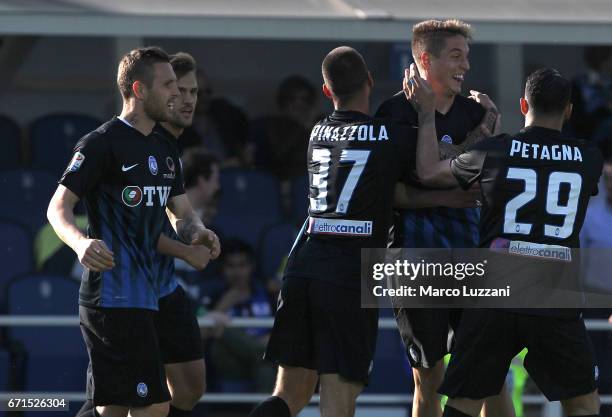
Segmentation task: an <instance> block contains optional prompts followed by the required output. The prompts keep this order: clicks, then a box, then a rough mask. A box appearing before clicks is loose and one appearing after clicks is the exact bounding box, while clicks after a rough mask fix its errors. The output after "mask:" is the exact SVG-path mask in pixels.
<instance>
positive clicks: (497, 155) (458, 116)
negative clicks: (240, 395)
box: [48, 20, 603, 417]
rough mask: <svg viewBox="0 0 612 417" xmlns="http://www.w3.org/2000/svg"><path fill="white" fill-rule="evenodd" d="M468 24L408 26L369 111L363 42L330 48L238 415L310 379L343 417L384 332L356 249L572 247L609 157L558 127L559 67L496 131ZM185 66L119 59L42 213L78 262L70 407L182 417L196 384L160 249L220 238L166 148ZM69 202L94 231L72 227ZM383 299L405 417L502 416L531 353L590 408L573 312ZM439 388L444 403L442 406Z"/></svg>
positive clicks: (569, 405) (325, 408) (197, 351)
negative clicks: (258, 397)
mask: <svg viewBox="0 0 612 417" xmlns="http://www.w3.org/2000/svg"><path fill="white" fill-rule="evenodd" d="M471 36H472V34H471V28H470V26H469V25H468V24H466V23H464V22H461V21H458V20H447V21H436V20H429V21H425V22H421V23H419V24H417V25H415V26H414V28H413V37H412V54H413V58H414V64H412V65H411V67H410V68H409V69H406V70H405V74H404V79H403V85H402V88H401V91H400V92H399V93H397V94H396V95H395V96H393V97H391V98H389V99H388V100H386V101H385V102H384V103H383V104H382V105H381V106H380V107H379V109H378V110H377V112H376V115H375V116H371V115H370V114H371V113H370V103H369V102H370V95H371V92H372V89H373V88H374V80H373V78H372V75H371V73H370V72H369V70H368V67H367V64H366V62H365V60H364V58H363V57H362V56H361V55H360V53H359V52H358V51H356V50H355V49H353V48H350V47H347V46H342V47H338V48H335V49H333V50H332V51H330V52H329V53H328V54H327V55H326V56H325V58H324V60H323V62H322V66H321V68H322V76H323V81H324V83H323V87H322V89H323V94H324V95H325V96H326V97H327V98H328V99H330V100H331V101H332V103H333V106H334V111H333V113H332V114H331V115H329V116H327V117H325V118H324V119H323V120H321V121H319V122H318V123H317V124H316V125H315V126H314V127H313V129H312V133H311V135H310V140H309V145H308V153H307V155H305V158H306V161H307V166H308V176H309V186H310V187H309V190H310V191H309V195H308V196H307V197H308V201H309V215H308V218H307V219H306V221H305V222H304V226H303V227H302V230H301V231H300V232H299V234H298V236H297V238H296V241H295V243H294V245H293V247H292V248H291V252H290V254H289V258H288V261H287V265H286V267H285V271H284V277H283V284H282V289H281V292H280V295H279V300H278V310H277V313H276V316H275V319H274V326H273V329H272V332H271V335H270V339H269V342H268V346H267V350H266V353H265V359H266V360H268V361H271V362H273V363H275V364H277V365H278V373H277V379H276V385H275V388H274V392H273V393H272V396H270V397H269V398H268V399H266V400H265V401H263V402H262V403H260V404H259V405H257V406H256V407H255V408H254V409H253V410H252V412H251V413H250V414H249V416H250V417H294V416H296V415H298V414H299V413H300V411H301V410H302V409H303V408H304V407H306V405H308V404H309V402H310V400H311V397H312V396H313V394H314V392H315V390H316V388H317V386H318V387H319V393H320V410H321V415H322V416H324V417H351V416H353V415H354V414H355V403H356V399H357V397H358V395H359V394H360V392H361V391H362V389H363V388H364V386H365V385H367V383H368V377H369V375H370V373H371V370H372V361H373V358H374V350H375V346H376V338H377V332H378V310H377V309H373V308H362V307H361V293H360V290H361V279H360V276H361V263H360V257H361V250H362V248H386V247H391V246H396V247H406V248H483V249H488V248H493V247H494V245H498V244H499V242H500V240H505V241H512V242H520V243H525V244H539V245H550V246H551V247H552V246H554V247H565V248H578V247H579V246H580V243H579V239H578V236H579V233H580V229H581V227H582V224H583V222H584V217H585V214H586V209H587V205H588V202H589V198H590V197H591V196H592V195H595V194H596V193H597V183H598V181H599V177H600V174H601V172H602V166H603V158H602V156H601V154H600V152H599V151H598V150H597V149H596V148H595V147H594V146H591V145H590V144H589V143H588V142H586V141H581V140H578V139H574V138H571V137H568V136H566V135H564V134H563V133H562V127H563V124H564V122H565V121H566V120H567V119H568V118H569V117H570V115H571V111H572V104H571V102H570V96H571V84H570V82H569V81H568V80H567V79H565V78H564V77H563V76H562V75H561V74H560V73H559V72H558V71H556V70H554V69H549V68H544V69H540V70H537V71H535V72H533V73H532V74H530V75H529V77H528V78H527V81H526V85H525V91H524V95H523V97H522V98H521V100H520V110H521V112H522V114H523V115H524V116H525V128H524V129H522V130H521V131H520V132H517V133H514V134H501V117H500V115H499V111H498V109H497V107H496V106H495V104H494V103H493V101H492V100H491V99H490V98H489V97H488V96H487V95H486V94H483V93H480V92H477V91H471V95H470V96H469V97H464V96H462V95H461V92H462V84H463V81H464V77H465V74H466V73H467V72H468V71H469V69H470V64H469V58H468V55H469V43H470V41H471ZM195 68H196V67H195V62H194V61H193V58H191V57H190V56H189V55H188V54H184V53H179V54H176V55H173V56H168V55H167V54H166V53H165V52H164V51H162V50H161V49H159V48H141V49H137V50H134V51H131V52H130V53H128V54H126V55H125V56H124V58H123V59H122V61H121V63H120V65H119V71H118V77H117V83H118V86H119V89H120V91H121V94H122V97H123V110H122V113H121V115H120V116H118V117H114V118H113V119H112V120H110V121H109V122H107V123H105V124H103V125H102V126H100V127H99V128H98V129H96V130H95V131H93V132H91V133H90V134H88V135H86V136H85V137H83V138H82V139H81V140H80V141H79V142H78V143H77V145H76V146H75V149H74V156H73V158H72V160H71V162H70V164H69V166H68V167H67V169H66V171H65V173H64V175H63V176H62V178H61V180H60V185H59V187H58V189H57V191H56V193H55V195H54V196H53V198H52V201H51V203H50V205H49V210H48V217H49V220H50V222H51V224H52V226H53V227H54V229H55V230H56V232H57V234H58V235H59V236H60V237H61V238H62V240H63V241H64V242H66V244H68V245H69V246H70V247H71V248H72V249H74V251H75V252H76V253H77V255H78V257H79V261H80V262H81V263H82V264H83V266H84V267H85V272H84V276H83V280H82V284H81V290H80V294H79V314H80V320H81V329H82V332H83V336H84V339H85V342H86V345H87V349H88V353H89V358H90V364H89V369H88V375H87V378H88V383H87V400H88V401H87V402H86V403H85V405H84V406H83V408H82V409H81V410H80V411H79V414H78V415H79V416H104V417H107V416H111V417H114V416H121V417H124V416H127V415H128V414H129V415H131V416H154V417H157V416H160V417H162V416H170V417H172V416H189V415H191V413H192V410H193V408H194V406H195V404H196V403H197V401H198V400H199V398H200V396H201V395H202V394H203V393H204V380H205V365H204V360H203V353H202V348H201V346H202V341H201V339H200V333H199V329H198V323H197V320H196V318H195V315H194V314H193V313H192V312H191V311H190V309H189V306H188V304H189V302H188V300H187V299H186V296H185V294H184V291H183V290H182V288H181V287H180V286H179V285H178V284H177V283H176V281H175V280H174V279H173V278H172V277H173V270H172V265H173V261H172V260H173V258H175V257H177V258H182V259H184V260H185V261H187V262H189V263H190V264H192V265H193V266H194V267H196V268H198V269H202V268H204V267H205V266H206V264H207V263H208V261H209V260H210V259H215V258H216V257H218V256H219V253H220V252H221V250H222V243H220V242H219V239H218V237H217V236H216V235H215V234H214V232H212V231H211V230H209V229H208V228H206V227H205V226H204V225H203V224H202V222H201V220H200V219H199V218H198V216H197V214H196V211H195V210H194V208H193V207H192V205H193V202H190V201H189V199H188V198H187V195H186V193H185V189H184V174H183V173H184V170H186V169H189V162H188V161H189V158H188V157H187V156H185V158H183V159H186V160H185V161H182V159H181V157H180V156H179V150H178V146H177V141H180V137H181V134H182V133H183V129H184V128H185V127H188V126H189V125H190V124H191V121H192V117H193V107H195V105H196V94H197V81H196V77H195ZM185 108H191V109H192V111H191V114H190V113H189V112H188V111H183V110H184V109H185ZM79 200H83V201H84V203H85V207H86V210H87V214H88V219H89V228H88V233H87V236H85V235H84V234H83V233H82V232H81V231H79V229H78V228H77V227H76V223H75V220H74V215H73V209H74V206H75V205H76V203H77V202H78V201H79ZM496 247H497V246H496ZM194 251H195V252H194ZM188 253H189V255H188ZM194 253H195V255H194ZM508 256H511V255H508ZM536 261H537V262H542V263H544V264H546V263H547V262H548V263H550V262H552V261H550V260H547V259H542V260H536ZM551 268H552V269H553V270H554V269H555V268H563V265H558V264H555V265H552V266H551ZM510 273H512V271H510ZM517 273H518V272H517ZM391 302H392V305H393V306H394V313H395V318H396V321H397V326H398V330H399V332H400V335H401V337H402V340H403V342H404V345H405V348H406V354H407V358H408V360H409V361H410V364H411V366H412V369H413V376H414V382H415V392H414V399H413V407H412V415H413V417H434V416H436V417H440V416H445V417H465V416H474V417H475V416H478V415H479V414H482V415H486V416H488V417H492V416H502V417H505V416H508V417H512V416H514V410H513V407H512V404H511V402H510V400H509V394H508V392H507V388H506V387H505V378H506V374H507V372H508V369H509V366H510V362H511V360H512V359H513V358H514V357H515V356H516V355H517V354H518V353H519V352H521V350H523V349H524V348H525V347H527V348H528V349H529V350H528V354H527V356H526V358H525V368H526V369H527V371H528V372H529V374H530V376H531V377H532V379H533V380H534V382H535V383H536V384H537V385H538V387H539V388H540V389H541V391H542V392H543V393H544V395H545V396H546V397H547V398H548V399H549V400H550V401H561V403H562V405H563V407H564V411H565V413H566V415H568V416H597V415H598V414H599V398H598V394H597V366H596V364H595V359H594V355H593V353H592V350H591V347H590V342H589V338H588V335H587V332H586V329H585V326H584V321H583V320H582V318H581V314H580V311H578V310H569V309H529V310H527V309H512V310H511V309H503V310H502V309H499V310H480V309H466V310H458V309H433V308H432V309H422V308H420V309H411V308H406V307H404V306H403V305H404V304H403V303H401V300H400V299H399V298H396V299H392V300H391ZM447 353H451V354H452V357H451V360H450V363H449V365H448V369H446V370H445V368H444V361H443V358H444V356H445V355H446V354H447ZM439 394H444V395H447V396H448V397H449V399H448V402H447V403H446V405H445V407H444V409H443V410H442V408H441V407H440V401H439Z"/></svg>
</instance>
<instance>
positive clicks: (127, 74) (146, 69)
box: [117, 46, 170, 98]
mask: <svg viewBox="0 0 612 417" xmlns="http://www.w3.org/2000/svg"><path fill="white" fill-rule="evenodd" d="M164 62H166V63H169V62H170V57H169V56H168V54H167V53H166V52H165V51H164V50H163V49H161V48H160V47H158V46H149V47H146V48H138V49H134V50H132V51H130V52H128V53H127V54H125V55H123V57H122V58H121V61H120V62H119V69H118V70H117V86H118V87H119V91H120V92H121V96H122V97H123V98H129V97H131V96H132V84H134V82H136V81H142V82H143V83H144V84H145V85H146V86H147V87H151V86H152V85H153V78H154V71H153V66H154V65H155V64H157V63H164Z"/></svg>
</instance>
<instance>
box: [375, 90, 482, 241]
mask: <svg viewBox="0 0 612 417" xmlns="http://www.w3.org/2000/svg"><path fill="white" fill-rule="evenodd" d="M484 114H485V110H484V108H483V107H482V106H481V105H480V104H478V103H477V102H475V101H474V100H471V99H469V98H466V97H463V96H456V97H455V100H454V102H453V105H452V106H451V108H450V109H449V111H448V112H447V113H446V114H442V113H439V112H436V133H437V135H438V140H439V141H440V142H446V143H449V144H455V145H460V144H461V143H463V141H464V140H465V138H466V135H467V134H468V133H469V132H470V131H471V130H473V129H474V128H475V127H476V126H478V124H479V123H480V122H481V121H482V118H483V117H484ZM376 116H377V117H390V118H391V119H392V120H394V121H396V122H397V123H401V124H408V125H411V126H418V114H417V112H416V111H415V110H414V108H413V107H412V105H411V104H410V103H409V102H408V101H407V100H406V98H405V97H404V93H403V92H400V93H398V94H396V95H395V96H393V97H392V98H390V99H388V100H386V101H385V102H383V103H382V104H381V106H380V107H379V109H378V111H377V113H376ZM414 185H415V186H419V185H418V184H414ZM479 218H480V216H479V210H478V209H476V208H467V209H457V208H449V207H432V208H423V209H414V210H402V211H401V222H402V224H401V225H399V226H400V227H398V229H399V230H400V231H401V233H399V236H401V240H400V241H399V242H397V243H396V245H397V246H403V247H406V248H473V247H477V246H478V240H479V236H478V222H479Z"/></svg>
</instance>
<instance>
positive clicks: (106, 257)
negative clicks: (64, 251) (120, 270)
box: [75, 239, 115, 272]
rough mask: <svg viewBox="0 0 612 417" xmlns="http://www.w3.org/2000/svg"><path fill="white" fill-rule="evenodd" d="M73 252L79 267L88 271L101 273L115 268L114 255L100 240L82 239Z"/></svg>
mask: <svg viewBox="0 0 612 417" xmlns="http://www.w3.org/2000/svg"><path fill="white" fill-rule="evenodd" d="M75 252H76V254H77V256H78V258H79V262H80V263H81V265H83V266H84V267H85V268H87V269H89V270H90V271H94V272H102V271H107V270H109V269H113V268H114V267H115V259H114V254H113V252H111V250H110V249H108V247H107V246H106V244H105V243H104V242H103V241H102V240H97V239H83V240H81V241H80V242H79V244H78V246H77V247H76V249H75Z"/></svg>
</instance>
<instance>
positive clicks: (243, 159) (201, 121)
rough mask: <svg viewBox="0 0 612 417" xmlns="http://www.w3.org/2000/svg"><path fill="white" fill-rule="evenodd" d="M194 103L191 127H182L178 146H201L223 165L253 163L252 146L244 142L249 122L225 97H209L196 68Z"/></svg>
mask: <svg viewBox="0 0 612 417" xmlns="http://www.w3.org/2000/svg"><path fill="white" fill-rule="evenodd" d="M198 85H199V90H198V106H197V107H196V109H195V115H194V119H193V125H192V127H189V128H187V129H185V133H184V134H183V136H182V137H181V140H180V141H179V146H180V148H181V149H182V150H183V149H187V148H191V147H198V146H203V147H204V148H205V149H207V150H208V151H210V152H211V153H213V154H214V155H216V156H217V157H218V158H219V160H220V162H221V164H222V165H223V166H240V167H246V166H251V165H252V164H253V155H252V154H253V151H252V146H249V145H248V143H247V139H248V134H249V121H248V118H247V116H246V115H245V113H244V112H243V111H242V110H241V109H239V108H238V107H236V106H235V105H233V104H232V103H230V102H229V101H228V100H227V99H225V98H212V94H213V90H212V87H211V84H210V80H209V79H208V76H207V75H206V73H205V72H204V71H203V70H202V69H199V70H198Z"/></svg>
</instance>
